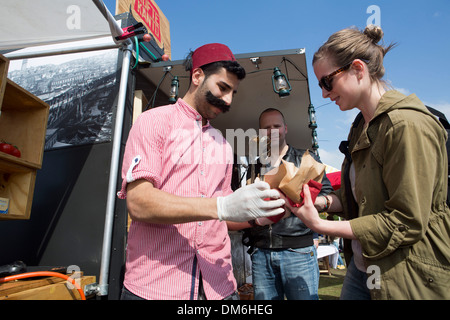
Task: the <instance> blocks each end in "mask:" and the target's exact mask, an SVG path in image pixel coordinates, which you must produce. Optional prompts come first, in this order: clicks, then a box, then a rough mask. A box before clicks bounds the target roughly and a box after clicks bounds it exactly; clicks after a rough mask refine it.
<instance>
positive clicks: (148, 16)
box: [134, 0, 161, 42]
mask: <svg viewBox="0 0 450 320" xmlns="http://www.w3.org/2000/svg"><path fill="white" fill-rule="evenodd" d="M134 11H135V12H136V13H137V14H138V15H139V17H141V19H142V20H144V21H145V22H146V23H147V25H148V26H149V28H150V30H149V31H150V32H151V33H152V34H153V36H154V37H155V38H156V39H157V40H158V41H159V42H161V19H160V17H159V12H158V9H156V7H155V6H154V5H153V3H152V2H151V1H150V0H136V1H135V2H134Z"/></svg>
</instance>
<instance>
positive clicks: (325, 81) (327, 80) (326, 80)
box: [319, 61, 353, 91]
mask: <svg viewBox="0 0 450 320" xmlns="http://www.w3.org/2000/svg"><path fill="white" fill-rule="evenodd" d="M352 63H353V61H352V62H350V63H349V64H346V65H345V66H343V67H342V68H339V69H337V70H336V71H334V72H332V73H330V74H329V75H327V76H323V77H322V78H321V79H320V81H319V87H320V88H321V89H322V88H323V89H325V90H327V91H331V90H333V85H332V82H333V77H334V76H335V75H337V74H339V73H341V72H344V71H345V70H347V69H348V68H350V66H351V65H352Z"/></svg>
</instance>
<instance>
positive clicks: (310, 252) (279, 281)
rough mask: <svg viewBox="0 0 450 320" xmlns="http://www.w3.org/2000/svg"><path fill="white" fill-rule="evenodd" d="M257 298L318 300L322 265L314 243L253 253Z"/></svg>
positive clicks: (254, 283)
mask: <svg viewBox="0 0 450 320" xmlns="http://www.w3.org/2000/svg"><path fill="white" fill-rule="evenodd" d="M252 276H253V289H254V294H255V300H284V299H285V297H286V299H288V300H318V299H319V293H318V291H319V265H318V263H317V253H316V248H315V247H314V246H309V247H305V248H299V249H260V248H257V249H256V250H255V252H254V253H253V254H252Z"/></svg>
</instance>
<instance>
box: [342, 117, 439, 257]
mask: <svg viewBox="0 0 450 320" xmlns="http://www.w3.org/2000/svg"><path fill="white" fill-rule="evenodd" d="M429 131H430V130H426V128H425V127H423V126H422V125H421V124H414V123H406V124H405V123H402V124H399V125H396V126H394V127H392V128H391V129H390V130H388V131H387V133H386V135H385V141H384V145H385V146H387V147H386V148H385V150H384V152H383V157H384V161H383V172H382V179H383V182H384V185H385V187H386V191H387V195H388V198H387V200H386V201H385V203H384V207H385V211H383V212H378V213H376V214H373V215H368V216H363V217H359V218H356V219H353V220H350V224H351V227H352V230H353V233H354V234H355V236H356V237H357V238H358V240H359V241H360V242H361V245H362V247H363V249H364V256H365V257H366V258H368V259H379V258H382V257H385V256H387V255H389V254H390V253H392V252H393V251H394V250H396V249H397V248H399V247H401V246H409V245H412V244H414V243H416V242H418V241H420V240H421V239H422V237H423V235H424V233H425V231H426V228H427V225H428V221H429V215H430V210H431V207H432V198H433V190H434V187H435V186H434V184H435V179H436V178H435V177H436V174H437V172H438V163H439V162H438V160H436V159H437V158H439V157H438V155H439V149H440V148H439V144H438V143H437V142H436V138H435V137H433V135H432V134H430V132H429Z"/></svg>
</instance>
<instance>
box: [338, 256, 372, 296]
mask: <svg viewBox="0 0 450 320" xmlns="http://www.w3.org/2000/svg"><path fill="white" fill-rule="evenodd" d="M340 299H341V300H371V298H370V290H369V288H368V287H367V274H366V273H365V272H362V271H360V270H358V268H356V265H355V263H354V262H353V257H352V259H351V260H350V263H349V264H348V266H347V273H346V274H345V278H344V284H343V285H342V291H341V297H340Z"/></svg>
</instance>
